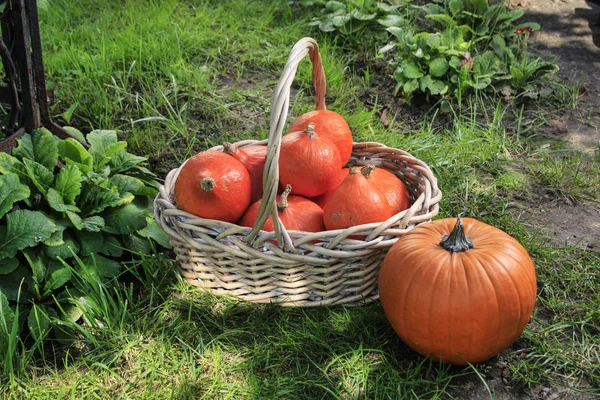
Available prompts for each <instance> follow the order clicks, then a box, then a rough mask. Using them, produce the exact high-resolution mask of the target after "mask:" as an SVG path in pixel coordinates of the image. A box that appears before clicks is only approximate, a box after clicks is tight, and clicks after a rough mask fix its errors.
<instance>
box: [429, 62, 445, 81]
mask: <svg viewBox="0 0 600 400" xmlns="http://www.w3.org/2000/svg"><path fill="white" fill-rule="evenodd" d="M448 68H449V65H448V61H446V59H445V58H444V57H438V58H436V59H434V60H431V61H430V62H429V74H430V75H431V76H433V77H434V78H439V77H441V76H443V75H444V74H445V73H446V71H448Z"/></svg>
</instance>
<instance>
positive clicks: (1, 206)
mask: <svg viewBox="0 0 600 400" xmlns="http://www.w3.org/2000/svg"><path fill="white" fill-rule="evenodd" d="M30 193H31V192H30V190H29V187H28V186H25V185H22V184H21V182H20V181H19V177H18V175H16V174H13V173H8V174H6V175H0V218H2V217H3V216H4V214H6V213H7V212H9V211H10V210H11V209H12V207H13V204H14V203H16V202H17V201H21V200H24V199H26V198H28V197H29V194H30Z"/></svg>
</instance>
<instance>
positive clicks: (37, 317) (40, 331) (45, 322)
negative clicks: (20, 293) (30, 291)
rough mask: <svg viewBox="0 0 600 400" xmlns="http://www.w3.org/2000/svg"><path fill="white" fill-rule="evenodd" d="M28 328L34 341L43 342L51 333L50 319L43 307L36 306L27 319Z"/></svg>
mask: <svg viewBox="0 0 600 400" xmlns="http://www.w3.org/2000/svg"><path fill="white" fill-rule="evenodd" d="M27 326H28V327H29V330H30V331H31V335H32V336H33V339H34V340H36V341H37V340H43V339H45V338H46V336H48V333H49V332H50V317H48V314H46V312H45V310H44V308H43V306H38V305H37V304H34V305H33V307H32V308H31V311H30V312H29V317H28V318H27Z"/></svg>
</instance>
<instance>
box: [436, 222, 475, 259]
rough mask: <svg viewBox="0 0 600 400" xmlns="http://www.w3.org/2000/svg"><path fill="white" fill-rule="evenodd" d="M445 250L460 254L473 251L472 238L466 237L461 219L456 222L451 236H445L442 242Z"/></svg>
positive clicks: (441, 244)
mask: <svg viewBox="0 0 600 400" xmlns="http://www.w3.org/2000/svg"><path fill="white" fill-rule="evenodd" d="M440 246H442V247H443V248H444V249H445V250H448V251H452V252H454V253H460V252H461V251H467V250H469V249H472V248H473V247H474V246H473V241H472V240H471V237H469V236H466V235H465V229H464V226H463V223H462V220H461V219H460V217H458V219H457V221H456V225H455V226H454V229H453V230H452V232H450V234H449V235H444V237H443V238H442V241H441V242H440Z"/></svg>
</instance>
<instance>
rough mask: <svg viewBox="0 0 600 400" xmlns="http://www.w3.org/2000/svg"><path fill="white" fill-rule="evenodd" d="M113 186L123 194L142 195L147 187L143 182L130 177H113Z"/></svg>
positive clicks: (118, 175) (111, 182) (111, 181)
mask: <svg viewBox="0 0 600 400" xmlns="http://www.w3.org/2000/svg"><path fill="white" fill-rule="evenodd" d="M109 181H110V184H111V186H115V187H116V188H117V191H118V192H119V193H121V194H125V193H132V194H135V195H137V194H142V193H143V192H144V189H145V187H146V185H144V182H142V181H141V180H139V179H137V178H134V177H132V176H128V175H121V174H117V175H113V176H111V177H110V179H109Z"/></svg>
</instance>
